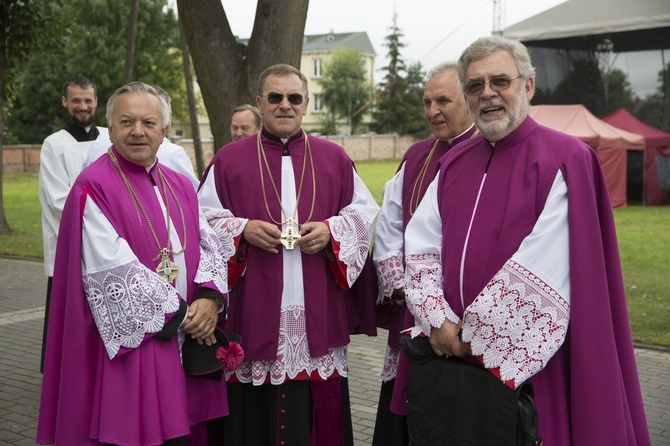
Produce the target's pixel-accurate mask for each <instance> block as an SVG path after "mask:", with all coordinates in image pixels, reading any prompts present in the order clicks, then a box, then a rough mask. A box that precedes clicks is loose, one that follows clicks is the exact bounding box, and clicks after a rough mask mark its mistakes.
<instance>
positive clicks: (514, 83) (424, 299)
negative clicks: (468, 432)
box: [405, 36, 650, 445]
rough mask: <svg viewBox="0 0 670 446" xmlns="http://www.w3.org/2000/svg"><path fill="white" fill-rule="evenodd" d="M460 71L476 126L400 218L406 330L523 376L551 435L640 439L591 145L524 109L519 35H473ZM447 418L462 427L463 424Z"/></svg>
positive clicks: (553, 438)
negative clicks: (408, 315) (406, 217)
mask: <svg viewBox="0 0 670 446" xmlns="http://www.w3.org/2000/svg"><path fill="white" fill-rule="evenodd" d="M458 72H459V79H460V81H461V84H462V85H463V92H464V95H465V98H466V101H467V105H468V110H469V113H470V115H471V116H472V118H473V120H474V122H475V125H476V126H477V128H478V129H479V131H480V132H481V136H476V137H474V138H472V139H470V140H468V141H465V142H463V143H461V144H459V145H458V146H457V147H455V148H454V149H453V150H450V151H449V152H448V153H447V154H446V155H445V157H444V158H443V159H442V160H440V169H439V173H438V176H437V177H436V179H435V181H433V183H432V184H431V185H430V186H429V187H428V190H427V192H426V194H425V196H424V199H423V201H422V202H421V204H420V205H419V207H418V209H417V211H416V213H415V214H414V217H413V218H412V219H411V220H410V222H409V224H408V225H407V231H406V233H405V262H406V271H405V277H406V278H407V279H406V283H405V293H406V299H407V306H408V308H409V310H410V311H411V312H412V313H413V315H414V316H415V318H416V320H417V322H418V324H419V325H418V326H417V327H414V328H413V330H412V334H413V335H418V334H419V333H421V332H423V334H425V335H426V336H429V339H430V344H431V346H432V348H433V350H434V352H435V353H436V354H437V355H439V356H448V357H457V358H458V359H456V358H452V360H456V361H466V362H469V363H471V364H474V365H476V366H478V367H481V368H483V369H484V370H488V371H489V372H491V373H492V374H493V375H494V376H495V377H496V378H498V379H500V381H501V382H502V383H504V384H505V385H507V386H508V387H510V388H512V389H515V388H518V387H519V386H521V385H522V384H524V383H526V382H530V383H531V384H532V385H533V388H534V394H535V397H534V398H535V404H536V407H537V413H538V416H539V436H540V437H541V438H542V439H543V440H544V441H545V444H551V445H571V444H574V445H577V444H580V445H582V444H626V445H648V444H649V443H650V440H649V434H648V430H647V424H646V420H645V413H644V407H643V405H642V398H641V392H640V387H639V380H638V375H637V370H636V365H635V357H634V354H633V348H632V347H633V346H632V342H631V334H630V327H629V323H628V315H627V311H626V296H625V292H624V288H623V280H622V274H621V266H620V262H619V258H618V249H617V240H616V233H615V228H614V220H613V217H612V210H611V205H610V201H609V196H608V193H607V187H606V184H605V179H604V177H603V173H602V169H601V166H600V163H599V161H598V158H597V155H596V153H595V152H594V151H593V150H592V149H590V148H589V147H588V146H587V145H586V144H584V143H583V142H581V141H579V140H578V139H576V138H574V137H572V136H568V135H565V134H562V133H559V132H556V131H554V130H551V129H549V128H546V127H543V126H541V125H539V124H538V123H537V122H535V121H534V120H533V119H532V118H530V117H529V116H528V110H529V107H530V100H531V99H532V97H533V93H534V90H535V73H534V68H533V67H532V65H531V61H530V56H529V54H528V51H527V49H526V47H524V46H523V45H522V44H521V43H519V42H517V41H513V40H509V39H506V38H503V37H500V36H490V37H484V38H480V39H478V40H476V41H475V42H474V43H472V44H471V45H470V46H469V47H468V48H467V49H466V50H465V51H464V52H463V53H462V55H461V57H460V59H459V62H458ZM410 385H411V379H410ZM442 388H443V389H446V390H447V395H453V394H454V393H457V392H453V393H449V389H448V384H447V385H446V386H444V387H442ZM435 390H436V391H435V392H434V393H433V395H435V398H440V399H442V398H445V395H444V394H441V392H440V391H437V390H438V389H437V388H436V389H435ZM461 390H462V389H461ZM410 393H411V390H410ZM463 394H466V395H467V391H463ZM447 397H448V396H447ZM441 401H444V400H441ZM411 404H412V402H411V400H410V406H411ZM422 404H425V405H428V406H426V407H435V406H430V404H431V402H430V401H424V402H422ZM437 404H438V405H439V404H454V405H457V406H458V401H455V400H452V401H449V403H447V402H446V401H444V403H439V402H438V403H437ZM482 404H485V403H482ZM410 409H411V408H410ZM480 413H481V411H480ZM409 414H410V415H409V418H410V419H409V433H410V437H413V431H412V419H411V418H412V414H413V412H412V410H410V411H409ZM473 418H475V419H476V415H473ZM585 420H589V421H588V422H585ZM484 422H485V420H481V423H484ZM419 423H420V422H419ZM464 424H468V423H464ZM452 429H454V430H457V432H449V434H454V435H457V436H461V435H462V434H463V432H462V431H463V429H464V427H463V424H461V425H459V426H458V427H455V428H452ZM424 432H426V433H429V432H428V431H425V430H424ZM418 435H419V436H420V435H422V434H418ZM412 439H413V440H414V441H417V442H420V443H421V444H433V443H431V442H430V441H425V442H424V439H422V438H415V437H414V438H412ZM440 444H441V443H440Z"/></svg>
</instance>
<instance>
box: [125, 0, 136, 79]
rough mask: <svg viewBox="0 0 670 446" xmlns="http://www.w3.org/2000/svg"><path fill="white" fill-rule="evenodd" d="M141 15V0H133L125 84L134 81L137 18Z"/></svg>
mask: <svg viewBox="0 0 670 446" xmlns="http://www.w3.org/2000/svg"><path fill="white" fill-rule="evenodd" d="M139 13H140V0H133V3H132V6H131V8H130V22H129V24H128V43H127V45H126V65H125V67H124V68H123V83H124V84H127V83H128V82H130V81H132V80H133V65H135V41H136V40H137V17H138V15H139Z"/></svg>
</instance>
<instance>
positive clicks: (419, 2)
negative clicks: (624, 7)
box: [221, 0, 566, 80]
mask: <svg viewBox="0 0 670 446" xmlns="http://www.w3.org/2000/svg"><path fill="white" fill-rule="evenodd" d="M565 1H566V0H503V3H504V4H505V8H504V15H503V17H504V20H503V28H504V27H506V26H510V25H513V24H515V23H518V22H520V21H522V20H525V19H527V18H529V17H531V16H533V15H535V14H538V13H540V12H542V11H545V10H547V9H550V8H552V7H554V6H556V5H559V4H561V3H564V2H565ZM221 3H222V4H223V7H224V9H225V11H226V15H227V16H228V21H229V23H230V25H231V28H232V30H233V33H234V34H235V35H237V36H238V37H241V38H248V37H249V36H250V35H251V31H252V29H253V22H254V17H255V14H256V1H255V0H221ZM394 11H395V12H396V13H397V16H398V18H397V25H398V28H400V31H401V32H402V33H403V35H404V36H403V40H402V41H403V43H405V47H404V48H403V49H402V51H401V55H402V57H403V59H404V60H405V62H407V63H408V64H409V63H414V62H421V64H422V65H423V68H424V70H428V69H430V68H431V67H433V66H434V65H437V64H438V63H441V62H444V61H446V60H456V59H458V56H459V55H460V53H461V51H462V50H463V49H464V48H465V47H467V46H468V45H469V44H470V43H471V42H472V41H474V40H475V39H477V38H478V37H481V36H487V35H490V34H491V31H492V29H493V0H465V1H463V0H460V1H457V0H310V2H309V9H308V11H307V23H306V25H305V34H307V35H311V34H326V33H328V32H330V31H333V32H335V33H344V32H357V31H365V32H366V33H367V34H368V37H369V38H370V41H371V42H372V46H373V47H374V50H375V52H376V53H377V57H376V60H375V69H376V71H377V73H375V78H376V79H377V80H379V79H380V78H381V76H382V74H381V73H380V72H379V70H380V69H381V68H382V67H383V66H385V65H386V53H387V48H386V47H384V46H383V44H384V39H385V37H386V36H387V35H388V34H390V30H389V28H390V27H391V25H392V24H393V13H394Z"/></svg>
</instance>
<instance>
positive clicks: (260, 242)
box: [242, 220, 281, 254]
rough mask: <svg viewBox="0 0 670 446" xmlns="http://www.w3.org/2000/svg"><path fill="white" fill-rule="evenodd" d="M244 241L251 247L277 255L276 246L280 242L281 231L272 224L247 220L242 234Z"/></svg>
mask: <svg viewBox="0 0 670 446" xmlns="http://www.w3.org/2000/svg"><path fill="white" fill-rule="evenodd" d="M242 236H243V237H244V239H245V240H246V241H247V242H248V243H249V244H251V245H253V246H258V247H259V248H261V249H263V250H265V251H267V252H271V253H273V254H277V253H278V252H279V251H278V250H277V245H279V243H280V242H281V241H280V239H279V237H280V236H281V231H280V230H279V228H277V226H276V225H275V224H273V223H268V222H266V221H263V220H249V221H248V222H247V224H246V226H245V227H244V231H243V232H242Z"/></svg>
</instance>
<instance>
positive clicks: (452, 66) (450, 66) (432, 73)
mask: <svg viewBox="0 0 670 446" xmlns="http://www.w3.org/2000/svg"><path fill="white" fill-rule="evenodd" d="M451 70H453V71H456V72H457V73H458V63H457V62H453V61H448V62H442V63H441V64H438V65H435V66H434V67H433V68H431V69H430V70H429V71H428V74H426V82H428V81H429V80H431V79H432V78H434V77H437V76H442V75H443V74H444V73H446V72H447V71H451Z"/></svg>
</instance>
